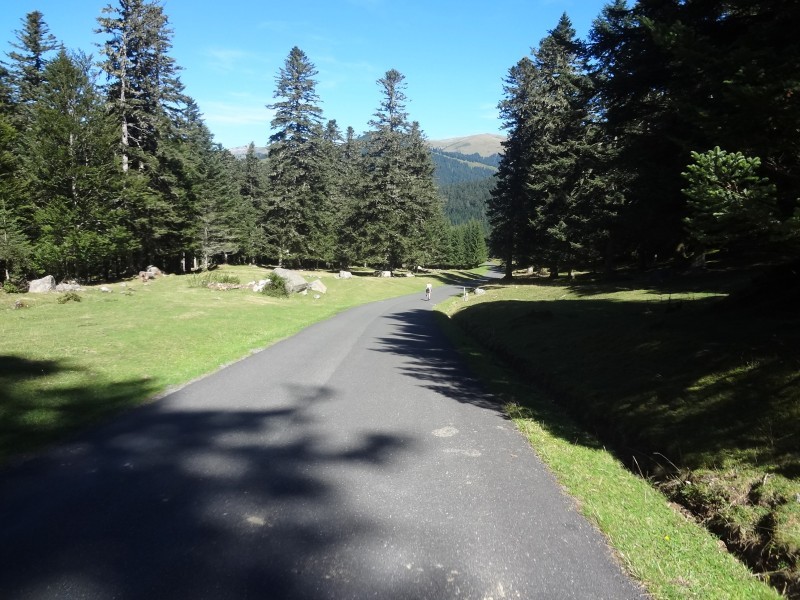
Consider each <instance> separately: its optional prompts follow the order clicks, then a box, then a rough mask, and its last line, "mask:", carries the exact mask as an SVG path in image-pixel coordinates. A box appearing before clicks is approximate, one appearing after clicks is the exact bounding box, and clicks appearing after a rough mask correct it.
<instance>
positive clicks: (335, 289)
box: [0, 266, 477, 464]
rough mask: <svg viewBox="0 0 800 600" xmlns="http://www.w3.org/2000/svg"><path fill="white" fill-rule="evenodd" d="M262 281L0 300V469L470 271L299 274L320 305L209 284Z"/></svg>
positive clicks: (211, 279) (217, 278)
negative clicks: (380, 303) (344, 317)
mask: <svg viewBox="0 0 800 600" xmlns="http://www.w3.org/2000/svg"><path fill="white" fill-rule="evenodd" d="M268 273H269V270H268V269H265V268H258V267H248V266H241V267H234V266H231V267H228V266H226V267H222V268H220V269H217V270H215V271H213V272H211V275H213V276H206V275H201V276H198V275H170V276H166V277H159V278H158V279H155V280H152V281H150V282H148V283H146V284H143V283H142V282H141V281H139V280H138V279H131V280H127V281H124V282H117V283H114V284H106V285H105V287H106V288H108V289H110V290H111V291H110V292H102V291H101V290H100V288H101V287H103V286H100V285H96V286H87V287H86V288H85V289H84V291H82V292H77V293H75V292H70V293H68V294H58V293H50V294H6V293H5V292H0V464H2V463H3V462H5V461H6V460H8V459H9V458H10V457H11V456H15V455H20V454H24V453H28V452H32V451H35V450H37V449H39V448H41V447H42V446H44V445H46V444H48V443H51V442H54V441H56V440H59V439H63V438H64V437H65V436H67V435H69V434H70V433H73V432H75V431H77V430H80V429H83V428H85V427H87V426H89V425H91V424H92V423H95V422H97V421H99V420H101V419H103V418H105V417H107V416H109V415H111V414H113V413H115V412H118V411H120V410H124V409H126V408H130V407H133V406H136V405H138V404H141V403H143V402H146V401H147V400H149V399H151V398H153V397H155V396H157V395H159V394H163V393H165V392H167V391H169V390H171V389H174V388H176V387H178V386H181V385H183V384H185V383H187V382H189V381H191V380H193V379H196V378H198V377H200V376H202V375H205V374H207V373H210V372H213V371H215V370H217V369H219V368H220V367H222V366H224V365H226V364H229V363H231V362H234V361H236V360H238V359H241V358H243V357H244V356H246V355H247V354H249V353H251V352H253V351H256V350H259V349H262V348H265V347H267V346H269V345H271V344H273V343H275V342H277V341H279V340H281V339H284V338H286V337H289V336H291V335H293V334H294V333H296V332H298V331H299V330H301V329H302V328H304V327H307V326H308V325H310V324H312V323H315V322H317V321H321V320H323V319H327V318H329V317H331V316H332V315H334V314H336V313H338V312H341V311H343V310H346V309H348V308H351V307H353V306H356V305H359V304H364V303H367V302H373V301H376V300H382V299H387V298H391V297H396V296H402V295H405V294H411V293H414V292H419V294H420V297H422V294H423V291H424V288H425V284H426V283H427V282H428V281H430V282H431V283H433V284H434V285H439V284H440V283H442V282H444V281H448V280H450V279H452V278H454V277H458V278H469V277H475V276H476V274H475V273H477V271H476V272H468V271H464V272H431V273H427V274H426V275H425V276H423V277H392V278H380V277H372V276H371V275H370V276H367V274H366V272H364V273H361V272H358V271H355V272H354V275H356V276H354V277H353V278H352V279H338V278H336V277H335V275H334V274H333V273H329V272H325V271H317V272H304V274H305V275H306V276H307V277H306V278H307V279H308V280H309V281H310V280H311V279H312V278H313V277H317V276H318V277H319V278H320V279H321V280H322V282H323V283H324V284H325V285H326V286H327V288H328V291H327V293H326V294H319V297H318V298H315V297H314V296H315V294H314V293H311V292H310V293H309V294H307V295H305V296H304V295H299V294H295V295H293V296H291V297H288V298H274V297H270V296H267V295H265V294H260V293H254V292H252V291H251V290H247V289H230V290H226V291H225V290H220V289H209V288H208V287H207V285H208V284H209V283H212V284H213V283H220V282H226V283H233V282H235V281H237V280H238V281H240V282H241V284H246V283H248V282H249V281H253V280H256V281H257V280H259V279H264V278H266V276H267V274H268ZM370 273H371V271H370ZM360 275H363V276H360ZM206 279H207V280H208V281H206ZM123 284H124V285H123ZM15 306H18V307H19V308H17V309H15V308H14V307H15ZM265 384H266V382H265Z"/></svg>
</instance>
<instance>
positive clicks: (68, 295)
mask: <svg viewBox="0 0 800 600" xmlns="http://www.w3.org/2000/svg"><path fill="white" fill-rule="evenodd" d="M70 301H72V302H80V301H81V297H80V296H79V295H78V294H76V293H75V292H64V293H63V294H61V295H60V296H59V297H58V303H59V304H66V303H67V302H70Z"/></svg>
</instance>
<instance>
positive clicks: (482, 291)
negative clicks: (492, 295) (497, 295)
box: [475, 288, 486, 296]
mask: <svg viewBox="0 0 800 600" xmlns="http://www.w3.org/2000/svg"><path fill="white" fill-rule="evenodd" d="M485 293H486V290H485V289H483V288H475V295H476V296H483V295H484V294H485Z"/></svg>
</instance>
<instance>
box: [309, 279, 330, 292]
mask: <svg viewBox="0 0 800 600" xmlns="http://www.w3.org/2000/svg"><path fill="white" fill-rule="evenodd" d="M308 287H309V289H311V290H312V291H314V292H319V293H320V294H327V293H328V288H327V286H326V285H325V284H324V283H322V282H321V281H320V280H319V279H315V280H314V281H312V282H311V285H309V286H308Z"/></svg>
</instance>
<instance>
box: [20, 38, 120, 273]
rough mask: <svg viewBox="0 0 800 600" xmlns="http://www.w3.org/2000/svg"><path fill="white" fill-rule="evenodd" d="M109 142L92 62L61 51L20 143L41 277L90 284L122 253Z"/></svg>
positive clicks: (114, 168) (50, 67)
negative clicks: (46, 274) (75, 279)
mask: <svg viewBox="0 0 800 600" xmlns="http://www.w3.org/2000/svg"><path fill="white" fill-rule="evenodd" d="M113 135H114V133H113V129H112V126H111V123H110V121H109V119H108V118H107V116H106V113H105V103H104V102H103V100H102V98H101V97H100V96H99V95H98V94H97V90H96V87H95V85H94V78H93V74H92V72H91V60H90V59H89V58H88V57H86V56H83V55H75V56H74V57H70V56H69V55H68V54H67V53H66V52H65V51H64V50H62V51H61V52H60V53H59V55H58V56H57V58H56V59H55V60H53V61H52V62H51V63H49V64H48V66H47V67H46V69H45V80H44V83H43V84H42V85H41V87H40V88H39V94H38V97H37V99H36V101H35V103H34V104H33V106H32V110H31V125H30V128H29V130H28V131H26V132H25V134H24V135H23V136H22V140H21V144H22V146H23V148H24V153H23V164H24V170H25V173H26V174H27V177H28V180H27V186H28V194H29V197H30V198H31V199H32V201H33V205H34V207H35V208H34V213H33V222H34V223H35V228H36V230H35V236H34V239H35V241H36V243H35V252H34V259H35V262H36V266H37V267H38V268H39V270H41V271H44V272H49V273H52V274H53V275H56V276H59V277H64V276H73V277H74V276H77V277H82V278H85V279H90V278H93V277H97V276H98V275H101V274H107V273H108V269H109V268H110V265H111V262H113V261H114V260H115V259H116V258H118V257H119V254H120V253H122V252H125V251H126V250H127V248H126V242H129V239H128V240H126V237H127V236H126V235H125V234H124V226H123V217H124V215H122V214H121V212H120V211H119V209H118V207H117V206H115V205H114V204H113V203H112V199H113V198H115V197H117V195H118V193H117V190H118V185H119V174H118V173H119V172H118V169H117V163H116V162H115V157H114V153H113V148H112V144H111V140H112V139H113V137H112V136H113Z"/></svg>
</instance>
